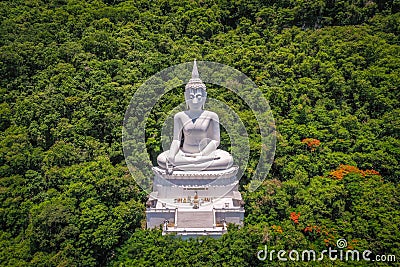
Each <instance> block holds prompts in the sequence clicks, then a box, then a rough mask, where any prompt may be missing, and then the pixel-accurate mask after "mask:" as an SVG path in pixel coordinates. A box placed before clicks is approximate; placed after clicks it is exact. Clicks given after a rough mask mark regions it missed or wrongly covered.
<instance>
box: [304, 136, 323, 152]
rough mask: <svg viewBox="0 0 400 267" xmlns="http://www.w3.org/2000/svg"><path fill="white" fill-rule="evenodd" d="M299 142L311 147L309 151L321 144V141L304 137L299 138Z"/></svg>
mask: <svg viewBox="0 0 400 267" xmlns="http://www.w3.org/2000/svg"><path fill="white" fill-rule="evenodd" d="M301 142H302V143H303V144H306V145H307V147H308V148H310V149H311V151H315V149H316V148H317V147H319V146H320V145H321V141H319V140H318V139H314V138H305V139H303V140H301Z"/></svg>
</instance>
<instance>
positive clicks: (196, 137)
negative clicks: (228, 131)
mask: <svg viewBox="0 0 400 267" xmlns="http://www.w3.org/2000/svg"><path fill="white" fill-rule="evenodd" d="M206 98H207V92H206V85H205V84H204V83H203V82H202V80H201V79H200V77H199V73H198V70H197V64H196V60H195V61H194V65H193V71H192V78H191V79H190V81H189V82H188V84H187V85H186V87H185V100H186V106H187V107H188V110H185V111H182V112H179V113H177V114H175V116H174V136H173V140H172V143H171V147H170V149H169V150H167V151H164V152H163V153H161V154H160V155H159V156H158V157H157V162H158V165H159V166H160V167H161V168H164V169H166V170H167V172H168V173H172V171H173V170H197V171H199V170H225V169H228V168H229V167H231V166H232V164H233V159H232V156H231V155H230V154H229V153H228V152H226V151H224V150H221V149H217V148H218V145H219V143H220V130H219V118H218V115H217V114H216V113H214V112H212V111H208V110H204V109H203V107H204V103H205V102H206ZM182 135H183V143H182V142H181V140H182Z"/></svg>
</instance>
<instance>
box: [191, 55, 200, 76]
mask: <svg viewBox="0 0 400 267" xmlns="http://www.w3.org/2000/svg"><path fill="white" fill-rule="evenodd" d="M192 79H200V76H199V70H198V69H197V63H196V59H195V60H194V62H193V70H192Z"/></svg>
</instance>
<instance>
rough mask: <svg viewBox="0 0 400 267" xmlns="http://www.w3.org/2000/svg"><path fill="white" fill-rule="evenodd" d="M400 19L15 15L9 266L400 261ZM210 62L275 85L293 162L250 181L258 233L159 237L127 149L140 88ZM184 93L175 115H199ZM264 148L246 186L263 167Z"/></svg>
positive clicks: (9, 96)
mask: <svg viewBox="0 0 400 267" xmlns="http://www.w3.org/2000/svg"><path fill="white" fill-rule="evenodd" d="M399 11H400V2H399V1H398V0H395V1H384V0H382V1H377V0H368V1H367V0H352V1H343V0H339V1H333V0H329V1H322V0H274V1H256V0H240V1H226V0H223V1H214V0H203V1H192V0H182V1H173V0H158V1H144V0H139V1H121V0H110V1H100V0H93V1H78V0H25V1H24V0H13V1H1V2H0V17H1V20H0V21H1V26H0V37H1V38H0V102H1V103H0V105H1V109H0V128H1V133H0V199H1V206H0V225H1V231H0V248H1V249H0V265H1V266H257V265H263V264H265V265H267V264H269V265H274V264H276V265H278V264H279V262H277V261H274V262H271V261H265V262H262V261H259V260H258V259H257V251H258V250H259V249H263V248H264V245H268V248H269V249H271V250H272V249H275V250H277V251H278V250H280V249H285V250H291V249H315V250H316V251H322V250H324V249H326V248H327V247H328V246H331V247H335V246H336V240H338V239H340V238H344V239H346V240H347V242H348V248H352V249H358V250H359V251H363V250H365V249H369V250H371V251H373V253H374V255H375V254H393V255H396V257H397V260H400V231H399V229H400V203H399V202H400V185H399V177H400V105H399V101H400V93H399V88H400V36H399V33H400V12H399ZM194 58H196V59H198V60H203V61H215V62H219V63H222V64H226V65H229V66H231V67H234V68H236V69H238V70H239V71H241V72H243V73H245V74H246V75H247V76H249V77H250V78H251V79H252V80H253V81H254V82H255V83H256V84H257V85H258V86H259V88H260V89H261V90H262V92H263V93H264V96H265V98H266V99H267V100H268V101H269V104H270V106H271V109H272V112H273V115H274V117H275V121H276V122H275V123H276V127H277V128H276V129H277V147H276V155H275V161H274V164H273V166H272V169H271V171H270V173H269V174H268V176H267V177H266V178H267V179H266V180H265V181H264V183H263V184H262V186H261V187H260V188H259V189H258V190H257V191H255V192H252V193H250V192H249V191H246V182H247V180H246V177H244V179H243V180H242V194H243V195H244V198H245V202H246V206H245V209H246V217H245V218H246V219H245V226H244V227H243V228H241V229H237V227H235V226H230V230H229V233H228V234H226V235H224V236H223V237H222V238H220V239H201V240H189V241H182V240H180V239H177V238H173V237H163V236H161V232H160V231H159V230H153V231H148V230H144V229H143V225H144V223H143V222H144V219H145V214H144V211H145V208H144V203H145V201H146V197H147V196H146V193H145V192H143V191H142V190H141V189H140V188H139V187H138V186H137V185H136V183H135V179H134V177H132V176H131V175H130V173H129V171H128V168H127V167H126V164H125V161H124V156H123V151H122V146H121V136H122V122H123V116H124V113H125V110H126V108H127V106H128V104H129V101H130V99H131V97H132V96H133V94H134V93H135V90H136V89H137V88H138V87H139V86H140V85H141V84H142V83H143V82H144V81H145V80H146V79H148V78H149V77H150V76H152V75H153V74H155V73H157V72H158V71H161V70H163V69H164V68H166V67H170V66H173V65H175V64H179V63H183V62H189V61H193V59H194ZM177 92H178V93H177V95H173V94H170V95H166V97H167V99H166V100H167V101H168V97H170V98H171V100H170V101H171V103H173V101H175V100H176V99H178V98H179V99H180V101H182V100H183V92H179V90H177ZM179 94H180V95H179ZM209 95H210V96H211V97H213V98H216V99H219V100H221V101H224V102H226V103H227V104H228V105H232V106H234V105H235V103H239V102H238V101H239V100H237V99H236V100H235V96H234V95H232V93H231V92H230V91H228V90H217V88H213V87H212V86H211V87H210V91H209ZM170 109H171V107H170V105H164V106H163V105H159V106H158V107H157V109H156V110H155V111H154V112H155V115H154V114H153V115H154V118H153V120H151V121H149V122H148V124H147V125H148V129H147V132H146V133H147V134H148V139H147V149H148V152H149V153H150V154H152V155H156V154H157V153H159V152H160V151H161V140H160V138H159V137H160V127H161V126H160V125H162V119H163V118H164V117H162V116H157V114H162V113H164V114H165V113H168V112H169V111H170ZM237 109H238V114H239V116H240V117H241V118H242V120H243V121H245V122H246V123H247V126H249V128H252V127H251V125H252V123H254V118H253V117H252V115H251V111H249V110H246V108H242V109H241V107H237ZM252 131H253V132H252ZM150 135H151V136H150ZM253 135H254V136H253ZM250 136H251V137H252V139H251V140H250V142H251V147H252V150H251V152H252V154H251V158H250V164H249V166H248V169H247V170H246V174H251V173H252V171H253V170H254V168H255V164H256V160H257V155H258V153H259V151H258V150H259V143H258V142H259V138H257V129H252V130H251V129H250ZM222 138H223V140H222V143H224V142H225V143H227V142H229V140H227V138H228V137H227V135H226V134H223V135H222ZM292 264H293V265H295V264H296V263H292ZM298 264H299V266H300V265H302V264H304V263H298ZM317 264H321V265H323V266H329V265H335V266H342V265H343V266H345V265H347V264H349V262H339V261H330V260H329V259H327V258H326V259H325V260H324V261H323V262H322V263H321V262H315V263H314V265H317ZM351 264H353V265H357V264H358V265H359V266H363V265H365V264H366V263H365V262H351ZM375 264H376V263H375Z"/></svg>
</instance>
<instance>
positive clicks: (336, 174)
mask: <svg viewBox="0 0 400 267" xmlns="http://www.w3.org/2000/svg"><path fill="white" fill-rule="evenodd" d="M349 173H357V174H361V175H362V176H366V175H380V174H379V172H378V171H375V170H364V171H363V170H360V169H359V168H357V167H355V166H351V165H343V164H340V165H339V167H338V168H337V169H336V170H334V171H331V172H330V173H329V175H330V176H331V177H333V178H336V179H338V180H341V179H343V177H344V176H346V175H347V174H349Z"/></svg>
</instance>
